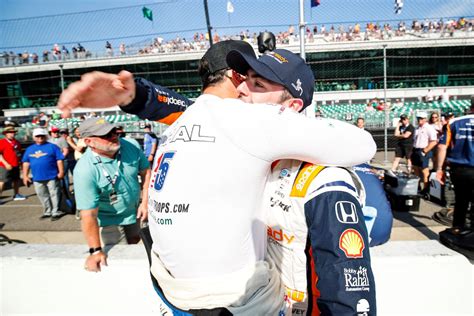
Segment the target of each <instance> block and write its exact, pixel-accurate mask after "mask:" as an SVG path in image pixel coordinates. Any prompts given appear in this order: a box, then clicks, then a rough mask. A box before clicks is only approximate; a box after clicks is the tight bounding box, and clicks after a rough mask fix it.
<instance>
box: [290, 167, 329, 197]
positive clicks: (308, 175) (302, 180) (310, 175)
mask: <svg viewBox="0 0 474 316" xmlns="http://www.w3.org/2000/svg"><path fill="white" fill-rule="evenodd" d="M323 169H324V167H323V166H317V165H313V164H310V163H307V164H305V165H304V167H303V168H302V169H301V170H300V172H299V173H298V175H297V176H296V180H295V182H294V183H293V188H292V189H291V193H290V196H293V197H304V196H305V195H306V192H307V191H308V188H309V185H310V184H311V181H313V179H314V178H316V176H317V175H318V174H319V173H320V172H321V170H323Z"/></svg>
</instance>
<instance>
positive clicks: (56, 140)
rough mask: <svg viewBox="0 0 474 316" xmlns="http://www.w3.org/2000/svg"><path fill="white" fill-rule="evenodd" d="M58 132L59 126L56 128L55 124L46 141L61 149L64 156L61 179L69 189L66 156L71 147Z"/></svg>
mask: <svg viewBox="0 0 474 316" xmlns="http://www.w3.org/2000/svg"><path fill="white" fill-rule="evenodd" d="M59 132H60V129H59V128H57V127H56V126H52V127H51V130H50V137H49V139H48V142H50V143H52V144H55V145H56V146H58V147H59V148H60V149H61V152H62V154H63V156H64V157H65V158H64V159H63V169H64V177H63V179H62V180H63V181H64V184H65V186H66V188H68V189H69V160H68V159H67V157H68V156H69V153H70V151H71V149H70V147H69V144H68V143H67V140H66V138H65V137H61V135H60V133H59Z"/></svg>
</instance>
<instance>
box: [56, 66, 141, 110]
mask: <svg viewBox="0 0 474 316" xmlns="http://www.w3.org/2000/svg"><path fill="white" fill-rule="evenodd" d="M134 98H135V81H134V79H133V75H132V74H131V73H130V72H128V71H125V70H122V71H121V72H120V73H119V74H110V73H105V72H100V71H94V72H89V73H86V74H84V75H82V77H81V80H79V81H76V82H74V83H72V84H70V85H69V86H68V87H67V89H66V90H64V91H63V93H61V96H60V98H59V102H58V108H59V109H60V110H61V111H62V113H63V117H69V116H70V114H71V111H72V110H73V109H75V108H79V107H83V108H106V107H113V106H116V105H122V104H128V103H130V102H131V101H132V100H133V99H134Z"/></svg>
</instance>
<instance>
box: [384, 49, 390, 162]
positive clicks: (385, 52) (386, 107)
mask: <svg viewBox="0 0 474 316" xmlns="http://www.w3.org/2000/svg"><path fill="white" fill-rule="evenodd" d="M383 100H384V104H385V107H384V112H385V120H384V121H385V122H384V128H383V130H384V160H383V162H384V163H388V139H387V138H388V136H387V132H388V131H387V129H388V110H389V109H388V106H387V44H384V45H383Z"/></svg>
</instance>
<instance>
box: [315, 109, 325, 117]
mask: <svg viewBox="0 0 474 316" xmlns="http://www.w3.org/2000/svg"><path fill="white" fill-rule="evenodd" d="M314 117H323V113H321V111H320V110H316V111H315V112H314Z"/></svg>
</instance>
